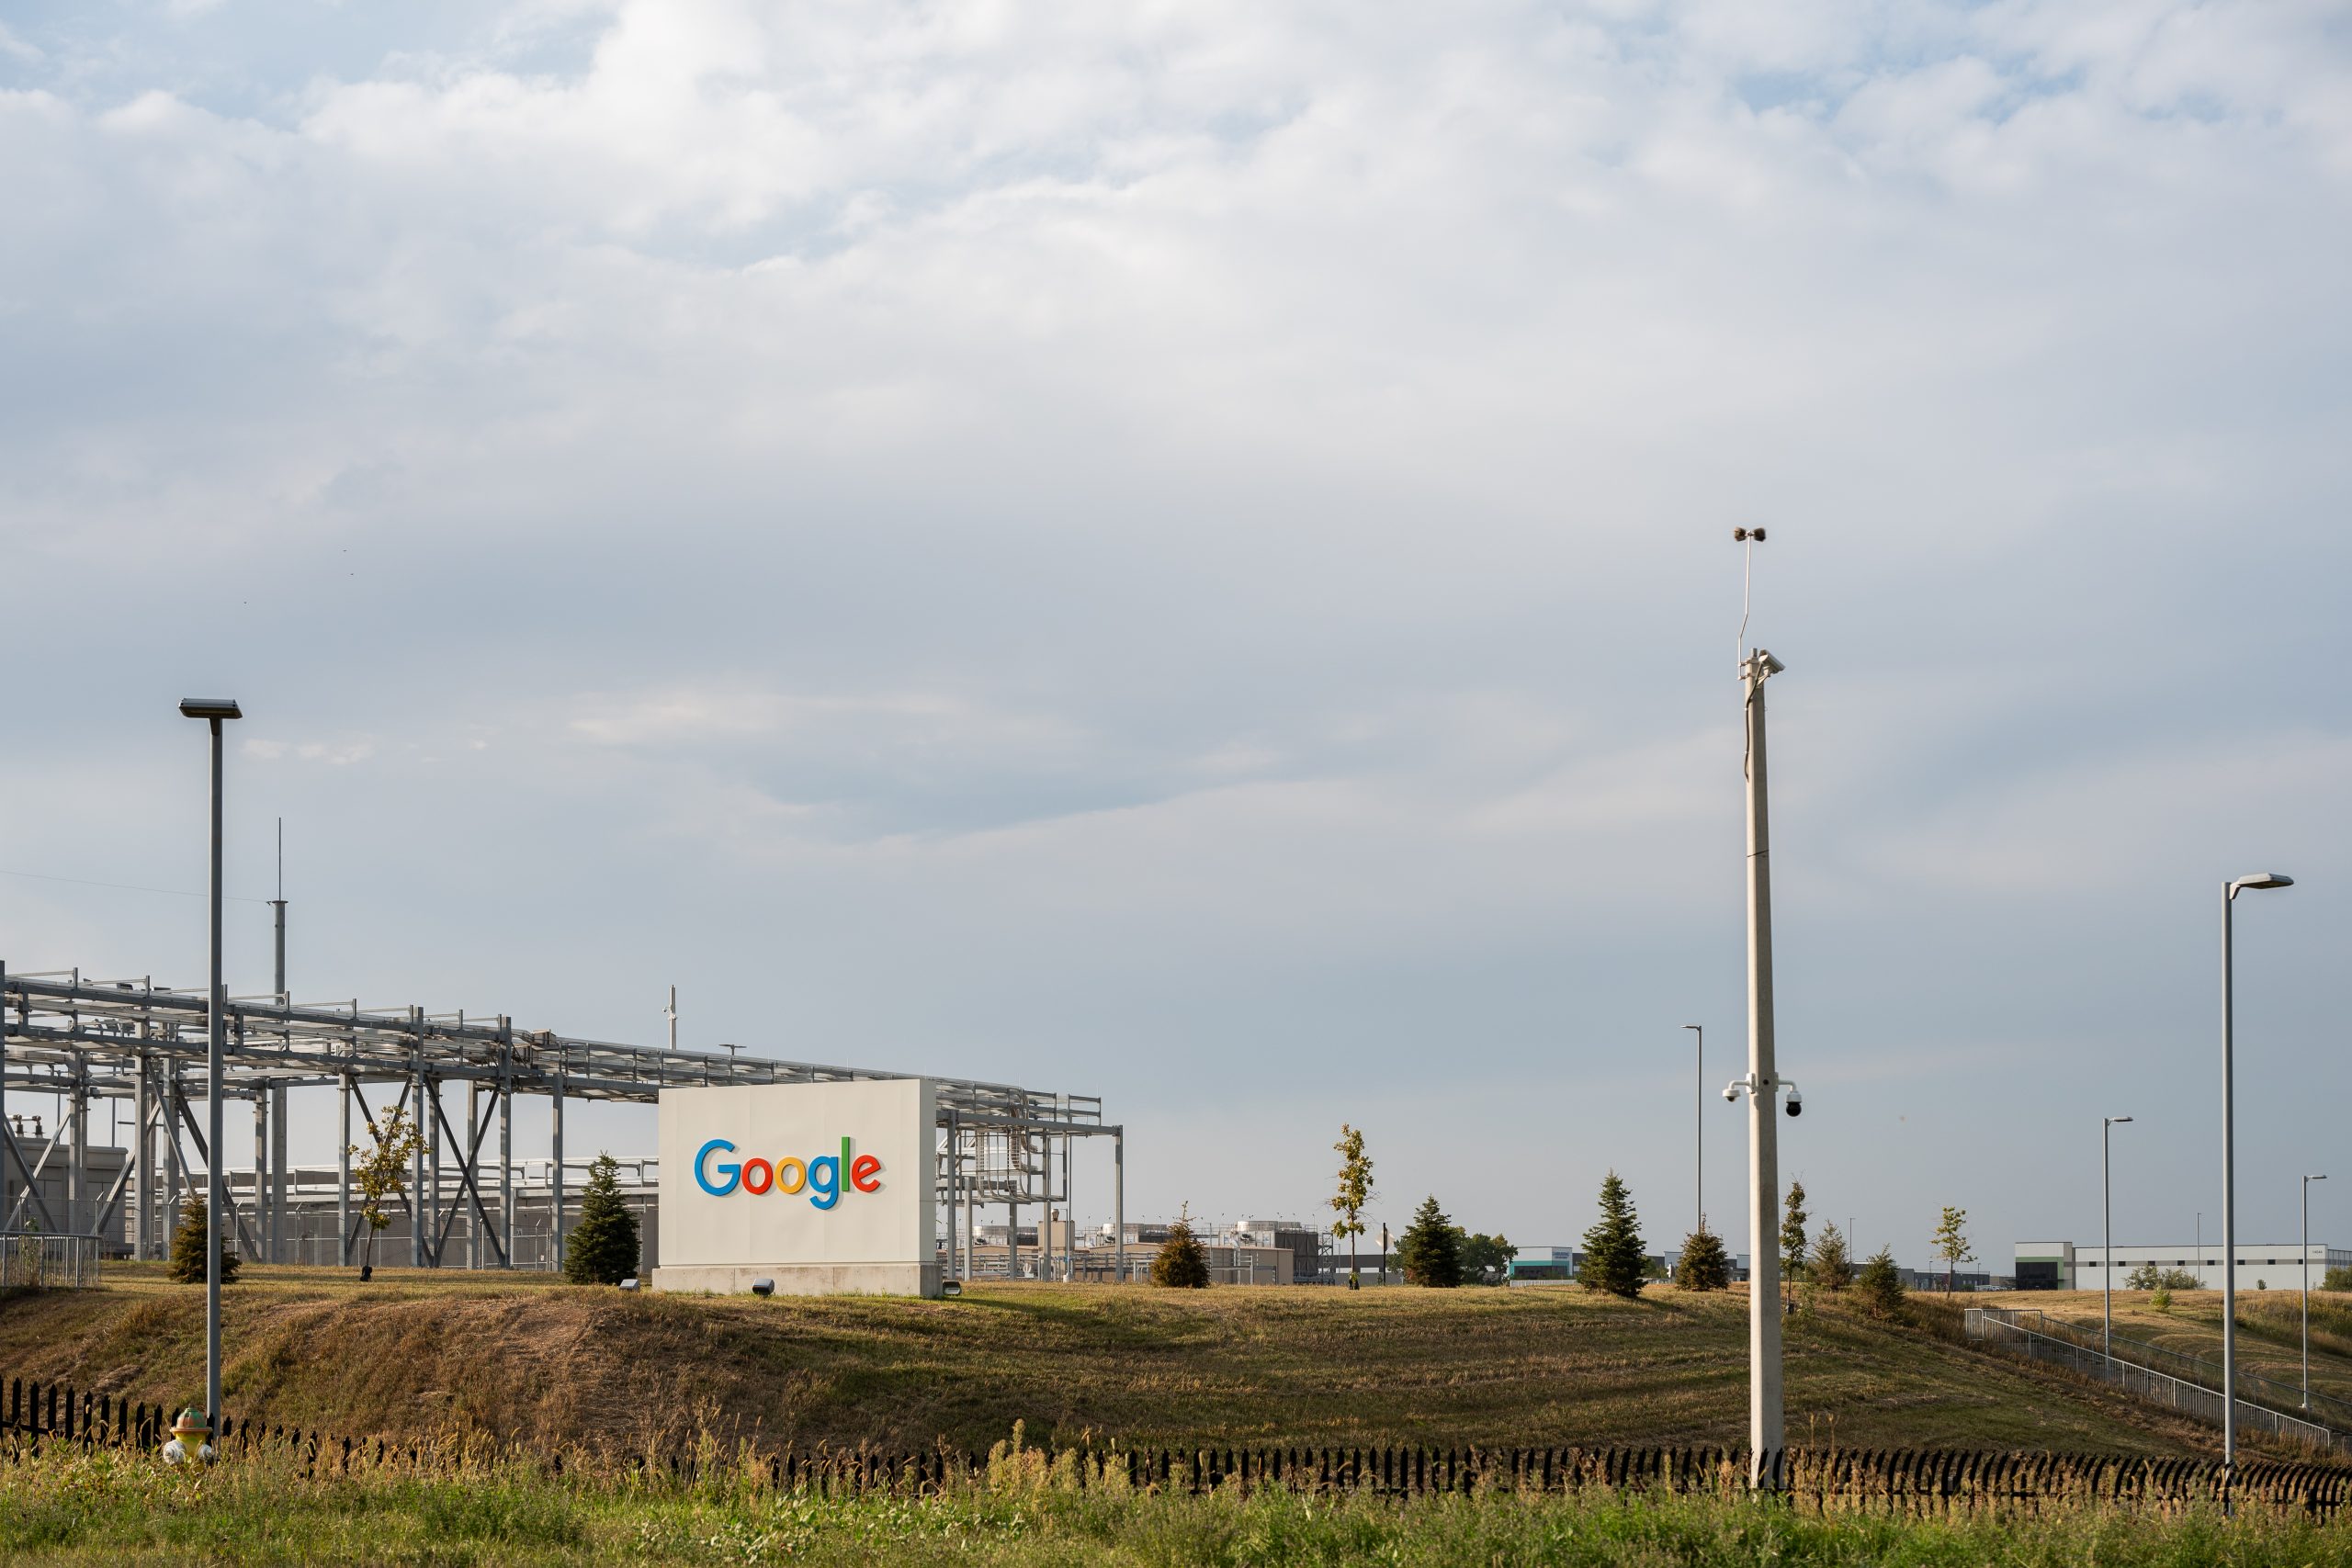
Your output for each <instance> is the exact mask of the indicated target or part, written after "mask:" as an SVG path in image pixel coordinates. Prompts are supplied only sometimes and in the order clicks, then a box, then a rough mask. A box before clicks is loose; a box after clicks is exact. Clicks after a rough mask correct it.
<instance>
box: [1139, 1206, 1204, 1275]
mask: <svg viewBox="0 0 2352 1568" xmlns="http://www.w3.org/2000/svg"><path fill="white" fill-rule="evenodd" d="M1151 1282H1152V1283H1153V1284H1155V1285H1167V1286H1170V1287H1171V1288H1174V1289H1177V1290H1187V1291H1204V1290H1206V1289H1207V1288H1208V1283H1209V1257H1208V1254H1207V1253H1205V1252H1204V1251H1202V1250H1201V1238H1200V1237H1199V1236H1196V1235H1193V1206H1192V1205H1191V1204H1190V1203H1187V1204H1185V1205H1184V1207H1183V1210H1182V1212H1181V1213H1178V1214H1177V1216H1176V1223H1175V1224H1172V1225H1170V1226H1169V1227H1168V1239H1167V1240H1165V1241H1163V1242H1161V1243H1160V1244H1159V1251H1158V1252H1157V1253H1155V1254H1153V1255H1152V1259H1151Z"/></svg>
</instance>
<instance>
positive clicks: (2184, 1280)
mask: <svg viewBox="0 0 2352 1568" xmlns="http://www.w3.org/2000/svg"><path fill="white" fill-rule="evenodd" d="M2197 1285H2198V1280H2197V1276H2196V1275H2194V1274H2192V1273H2190V1272H2189V1271H2188V1269H2162V1268H2158V1267H2157V1266H2156V1265H2155V1264H2154V1263H2143V1264H2141V1265H2140V1267H2138V1268H2137V1269H2132V1270H2131V1273H2130V1274H2129V1275H2127V1276H2125V1278H2124V1280H2123V1288H2124V1289H2125V1290H2127V1291H2193V1290H2195V1289H2197Z"/></svg>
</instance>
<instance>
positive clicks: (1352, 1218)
mask: <svg viewBox="0 0 2352 1568" xmlns="http://www.w3.org/2000/svg"><path fill="white" fill-rule="evenodd" d="M1331 1146H1332V1147H1333V1148H1334V1149H1336V1150H1338V1151H1339V1155H1340V1190H1338V1191H1337V1192H1334V1193H1333V1194H1332V1195H1331V1207H1332V1209H1333V1210H1334V1211H1335V1212H1336V1213H1338V1214H1339V1216H1340V1217H1339V1218H1338V1219H1337V1220H1335V1221H1333V1222H1332V1224H1331V1234H1332V1235H1337V1236H1345V1237H1346V1238H1347V1243H1348V1289H1350V1290H1351V1291H1354V1290H1361V1289H1362V1288H1363V1280H1362V1279H1360V1278H1359V1277H1358V1272H1357V1269H1356V1238H1357V1237H1359V1236H1361V1235H1363V1211H1364V1207H1365V1205H1367V1204H1369V1203H1370V1202H1371V1201H1372V1199H1373V1191H1372V1156H1369V1155H1367V1154H1365V1153H1364V1152H1363V1133H1361V1132H1359V1131H1358V1130H1357V1129H1355V1128H1353V1127H1351V1126H1349V1125H1348V1124H1347V1123H1346V1122H1340V1141H1339V1142H1338V1143H1336V1144H1333V1145H1331ZM1380 1271H1381V1272H1382V1273H1383V1274H1384V1275H1385V1274H1386V1273H1387V1272H1388V1255H1387V1249H1386V1248H1385V1247H1383V1248H1382V1250H1381V1263H1380Z"/></svg>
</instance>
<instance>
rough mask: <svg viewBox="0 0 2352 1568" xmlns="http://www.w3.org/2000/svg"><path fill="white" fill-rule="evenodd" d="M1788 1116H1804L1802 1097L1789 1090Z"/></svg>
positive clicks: (1793, 1090)
mask: <svg viewBox="0 0 2352 1568" xmlns="http://www.w3.org/2000/svg"><path fill="white" fill-rule="evenodd" d="M1789 1114H1790V1115H1792V1116H1802V1115H1804V1095H1802V1094H1799V1093H1798V1092H1797V1091H1796V1090H1795V1089H1791V1090H1789Z"/></svg>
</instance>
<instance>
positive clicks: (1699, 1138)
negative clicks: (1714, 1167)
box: [1682, 1023, 1707, 1230]
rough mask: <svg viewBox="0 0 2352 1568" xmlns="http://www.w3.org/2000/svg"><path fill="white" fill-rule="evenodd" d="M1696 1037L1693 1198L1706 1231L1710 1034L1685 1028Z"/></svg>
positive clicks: (1692, 1024)
mask: <svg viewBox="0 0 2352 1568" xmlns="http://www.w3.org/2000/svg"><path fill="white" fill-rule="evenodd" d="M1682 1027H1683V1028H1685V1029H1687V1030H1689V1031H1690V1032H1691V1033H1692V1034H1693V1035H1695V1036H1697V1038H1696V1040H1694V1041H1693V1043H1692V1046H1691V1049H1692V1053H1693V1055H1692V1060H1693V1062H1694V1064H1695V1065H1696V1066H1697V1068H1698V1100H1697V1102H1696V1103H1697V1105H1698V1107H1699V1110H1698V1114H1697V1116H1696V1117H1695V1118H1694V1120H1695V1121H1696V1123H1697V1125H1696V1127H1695V1129H1694V1131H1693V1133H1692V1136H1691V1198H1692V1199H1693V1201H1695V1204H1696V1207H1697V1209H1698V1211H1699V1229H1700V1230H1705V1229H1706V1228H1707V1032H1706V1031H1705V1030H1703V1029H1702V1028H1700V1027H1699V1026H1698V1025H1697V1024H1695V1023H1686V1024H1684V1025H1683V1026H1682Z"/></svg>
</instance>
